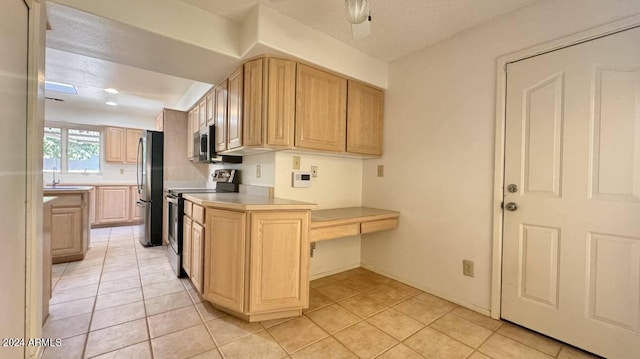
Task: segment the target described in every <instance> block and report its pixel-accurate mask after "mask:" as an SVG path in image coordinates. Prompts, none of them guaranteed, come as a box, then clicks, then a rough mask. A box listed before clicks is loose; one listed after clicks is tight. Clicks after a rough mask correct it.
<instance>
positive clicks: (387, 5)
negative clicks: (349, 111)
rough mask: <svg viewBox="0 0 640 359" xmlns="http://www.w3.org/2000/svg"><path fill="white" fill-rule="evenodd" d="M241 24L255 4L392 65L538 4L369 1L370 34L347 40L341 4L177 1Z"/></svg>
mask: <svg viewBox="0 0 640 359" xmlns="http://www.w3.org/2000/svg"><path fill="white" fill-rule="evenodd" d="M182 1H184V2H187V3H189V4H192V5H195V6H198V7H200V8H202V9H204V10H207V11H210V12H213V13H215V14H218V15H221V16H224V17H227V18H229V19H231V20H233V21H237V22H242V20H243V19H244V17H245V16H246V15H247V14H248V13H249V10H250V9H251V8H252V7H253V6H254V5H256V4H258V3H260V4H263V5H265V6H268V7H271V8H273V9H275V10H277V11H278V12H280V13H282V14H284V15H287V16H289V17H292V18H294V19H297V20H298V21H300V22H302V23H304V24H306V25H308V26H310V27H312V28H314V29H316V30H318V31H321V32H323V33H326V34H327V35H330V36H332V37H334V38H336V39H338V40H340V41H342V42H344V43H346V44H348V45H350V46H352V47H355V48H357V49H360V50H361V51H363V52H365V53H368V54H370V55H372V56H374V57H377V58H379V59H382V60H386V61H393V60H395V59H398V58H400V57H403V56H406V55H408V54H410V53H412V52H414V51H416V50H419V49H421V48H424V47H426V46H428V45H432V44H434V43H436V42H438V41H441V40H444V39H446V38H449V37H451V36H453V35H455V34H457V33H459V32H461V31H464V30H465V29H468V28H471V27H474V26H477V25H479V24H481V23H483V22H487V21H489V20H491V19H494V18H496V17H498V16H500V15H504V14H506V13H509V12H511V11H514V10H516V9H518V8H520V7H524V6H527V5H529V4H532V3H534V2H536V1H539V0H401V1H400V0H370V1H369V3H370V8H371V16H372V19H373V21H372V23H371V34H370V35H369V36H368V37H366V38H363V39H358V40H354V39H352V38H351V27H350V24H349V22H348V21H347V19H346V16H345V9H344V0H233V1H229V0H182Z"/></svg>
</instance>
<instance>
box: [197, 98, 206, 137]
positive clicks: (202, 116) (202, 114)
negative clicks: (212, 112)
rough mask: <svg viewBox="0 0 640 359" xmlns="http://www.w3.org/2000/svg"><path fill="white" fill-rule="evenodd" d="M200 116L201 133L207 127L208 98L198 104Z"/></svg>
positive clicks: (199, 126)
mask: <svg viewBox="0 0 640 359" xmlns="http://www.w3.org/2000/svg"><path fill="white" fill-rule="evenodd" d="M198 107H199V111H200V115H199V117H198V128H199V129H200V131H202V130H204V128H205V127H207V99H206V97H205V98H203V99H202V101H200V103H199V104H198Z"/></svg>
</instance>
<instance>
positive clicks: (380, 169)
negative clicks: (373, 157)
mask: <svg viewBox="0 0 640 359" xmlns="http://www.w3.org/2000/svg"><path fill="white" fill-rule="evenodd" d="M378 177H384V165H378Z"/></svg>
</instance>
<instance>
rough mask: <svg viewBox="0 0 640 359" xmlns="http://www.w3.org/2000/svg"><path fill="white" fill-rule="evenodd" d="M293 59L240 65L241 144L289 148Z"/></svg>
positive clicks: (291, 138)
mask: <svg viewBox="0 0 640 359" xmlns="http://www.w3.org/2000/svg"><path fill="white" fill-rule="evenodd" d="M295 88H296V62H295V61H292V60H283V59H275V58H265V59H256V60H253V61H249V62H247V63H246V64H244V113H243V125H244V146H245V147H267V148H292V147H293V131H294V116H295V100H296V93H295Z"/></svg>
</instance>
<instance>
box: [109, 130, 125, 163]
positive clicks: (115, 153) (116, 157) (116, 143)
mask: <svg viewBox="0 0 640 359" xmlns="http://www.w3.org/2000/svg"><path fill="white" fill-rule="evenodd" d="M104 137H105V141H104V160H105V161H107V162H124V160H125V156H126V154H125V148H124V143H125V142H124V141H125V129H124V128H121V127H107V128H105V130H104Z"/></svg>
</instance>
